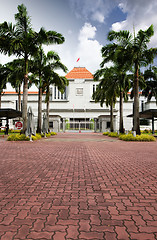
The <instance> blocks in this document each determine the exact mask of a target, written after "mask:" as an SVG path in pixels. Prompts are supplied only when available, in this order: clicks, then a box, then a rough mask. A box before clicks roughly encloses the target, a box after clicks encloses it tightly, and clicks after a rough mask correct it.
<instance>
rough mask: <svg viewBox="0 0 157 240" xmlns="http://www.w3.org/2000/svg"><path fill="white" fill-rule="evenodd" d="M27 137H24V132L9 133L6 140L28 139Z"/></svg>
mask: <svg viewBox="0 0 157 240" xmlns="http://www.w3.org/2000/svg"><path fill="white" fill-rule="evenodd" d="M29 140H30V139H29V137H26V136H25V134H21V135H20V134H11V135H10V136H9V137H8V138H7V141H29Z"/></svg>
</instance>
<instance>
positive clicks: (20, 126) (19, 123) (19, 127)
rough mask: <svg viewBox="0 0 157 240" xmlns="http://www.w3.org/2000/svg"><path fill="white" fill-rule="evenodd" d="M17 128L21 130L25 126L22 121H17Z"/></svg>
mask: <svg viewBox="0 0 157 240" xmlns="http://www.w3.org/2000/svg"><path fill="white" fill-rule="evenodd" d="M15 128H16V129H17V130H21V129H22V128H23V123H22V122H20V121H18V122H16V123H15Z"/></svg>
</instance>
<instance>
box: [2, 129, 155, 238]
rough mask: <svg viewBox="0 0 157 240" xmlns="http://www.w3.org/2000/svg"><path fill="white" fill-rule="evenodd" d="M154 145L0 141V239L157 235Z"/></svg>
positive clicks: (74, 137) (87, 137) (99, 139)
mask: <svg viewBox="0 0 157 240" xmlns="http://www.w3.org/2000/svg"><path fill="white" fill-rule="evenodd" d="M156 149H157V142H152V143H141V142H139V143H137V142H136V143H134V142H122V141H118V140H114V139H113V140H112V139H111V138H108V137H105V136H103V135H101V134H94V133H88V134H83V133H81V134H77V133H76V134H68V133H65V134H58V135H57V136H54V137H52V138H51V139H43V140H40V141H36V142H6V141H0V239H1V240H11V239H16V240H17V239H23V240H26V239H43V240H44V239H55V240H62V239H68V240H70V239H72V240H73V239H74V240H75V239H82V240H85V239H92V240H94V239H99V240H100V239H105V240H114V239H116V240H127V239H132V240H135V239H138V240H154V239H157V154H156Z"/></svg>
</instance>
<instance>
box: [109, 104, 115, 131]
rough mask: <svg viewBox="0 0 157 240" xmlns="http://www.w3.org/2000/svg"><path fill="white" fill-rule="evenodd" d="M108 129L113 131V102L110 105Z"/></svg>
mask: <svg viewBox="0 0 157 240" xmlns="http://www.w3.org/2000/svg"><path fill="white" fill-rule="evenodd" d="M110 131H111V132H113V131H114V127H113V102H111V105H110Z"/></svg>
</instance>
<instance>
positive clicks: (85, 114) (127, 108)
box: [2, 68, 157, 131]
mask: <svg viewBox="0 0 157 240" xmlns="http://www.w3.org/2000/svg"><path fill="white" fill-rule="evenodd" d="M74 69H75V73H76V74H75V75H74V76H78V78H72V77H70V78H69V86H67V87H66V91H65V93H64V94H61V93H60V92H59V91H58V89H57V88H56V87H55V86H51V95H50V115H49V118H50V127H52V128H53V127H54V126H53V124H52V122H53V123H54V121H55V119H57V121H60V122H61V121H63V119H66V121H67V122H69V123H70V122H77V123H78V122H85V121H86V122H89V121H91V120H92V119H95V118H96V119H97V120H98V122H99V120H100V119H103V121H104V122H103V127H102V126H101V130H104V129H107V128H108V127H109V122H110V110H109V107H106V104H105V103H104V105H103V107H101V106H100V104H99V103H95V102H94V101H93V100H92V94H93V91H94V90H95V89H96V85H98V84H99V82H94V81H93V79H92V77H89V76H88V77H87V78H86V76H87V75H86V74H84V72H83V73H82V74H81V75H79V74H78V75H77V72H76V71H77V69H76V68H74ZM82 69H83V70H86V69H85V68H79V69H78V70H80V71H81V70H82ZM72 71H73V70H72ZM72 71H71V72H72ZM87 71H88V70H87ZM90 74H91V73H90ZM84 75H85V78H83V76H84ZM68 76H69V75H68V74H67V78H68ZM70 76H71V75H70ZM72 76H73V75H72ZM17 101H18V96H17V94H16V93H15V92H14V93H13V92H9V91H7V90H6V91H5V94H4V95H3V96H2V108H13V109H16V107H17V105H18V104H17ZM139 104H140V111H141V110H142V106H143V107H144V110H147V109H150V108H154V109H157V106H156V102H155V99H152V101H151V103H147V99H146V98H144V97H143V96H140V103H139ZM150 104H151V105H152V106H150ZM29 106H31V107H32V111H33V113H34V116H35V119H36V120H37V110H38V92H31V91H29V93H28V107H29ZM123 108H124V128H125V129H126V130H131V129H132V125H133V124H132V121H133V120H132V118H128V117H127V116H128V115H129V114H132V113H133V99H130V97H129V100H128V102H124V106H123ZM42 109H43V113H44V112H46V104H45V94H43V104H42ZM100 116H101V117H100ZM10 124H11V126H12V123H11V122H10ZM12 127H13V126H12ZM99 127H100V126H99ZM145 128H147V129H151V121H149V125H142V126H141V129H145ZM114 129H115V130H118V129H119V100H117V103H116V105H115V108H114ZM155 129H157V122H155ZM52 130H54V129H52ZM55 130H56V129H55ZM59 130H60V127H59V128H58V129H57V131H59Z"/></svg>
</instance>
